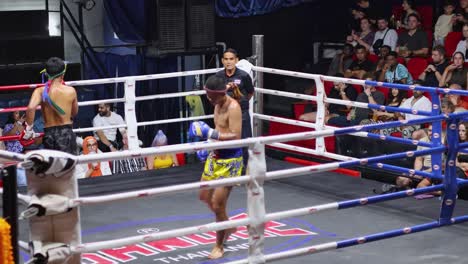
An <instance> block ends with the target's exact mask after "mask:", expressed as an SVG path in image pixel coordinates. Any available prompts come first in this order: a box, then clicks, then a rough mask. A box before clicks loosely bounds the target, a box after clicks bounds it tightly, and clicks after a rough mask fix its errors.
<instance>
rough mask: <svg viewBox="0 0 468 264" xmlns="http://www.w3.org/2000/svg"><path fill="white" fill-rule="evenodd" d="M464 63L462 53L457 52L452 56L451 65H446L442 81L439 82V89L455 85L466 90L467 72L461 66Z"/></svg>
mask: <svg viewBox="0 0 468 264" xmlns="http://www.w3.org/2000/svg"><path fill="white" fill-rule="evenodd" d="M464 61H465V56H464V55H463V53H461V52H459V51H457V52H455V53H454V54H453V56H452V64H450V65H448V66H447V67H446V68H445V71H444V74H442V79H441V80H440V82H439V86H440V87H448V86H450V85H451V84H453V83H456V84H458V85H460V86H461V87H462V88H463V89H464V90H466V88H467V87H466V85H467V80H466V79H467V78H468V77H467V76H468V70H467V69H466V68H465V67H464V65H463V63H464Z"/></svg>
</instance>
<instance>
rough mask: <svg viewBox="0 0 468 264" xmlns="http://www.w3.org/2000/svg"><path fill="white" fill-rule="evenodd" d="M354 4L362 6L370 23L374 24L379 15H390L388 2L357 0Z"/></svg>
mask: <svg viewBox="0 0 468 264" xmlns="http://www.w3.org/2000/svg"><path fill="white" fill-rule="evenodd" d="M356 5H357V6H359V7H360V8H362V10H363V12H364V14H365V16H366V17H368V18H369V19H370V22H371V24H373V25H375V24H376V23H377V19H378V18H379V17H382V16H383V17H390V11H391V10H390V8H388V4H387V3H385V2H383V1H381V0H357V1H356Z"/></svg>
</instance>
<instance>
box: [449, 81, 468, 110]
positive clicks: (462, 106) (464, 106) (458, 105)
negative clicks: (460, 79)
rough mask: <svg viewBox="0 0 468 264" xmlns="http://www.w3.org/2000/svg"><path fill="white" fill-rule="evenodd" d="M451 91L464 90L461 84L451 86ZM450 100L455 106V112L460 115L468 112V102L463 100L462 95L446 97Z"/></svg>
mask: <svg viewBox="0 0 468 264" xmlns="http://www.w3.org/2000/svg"><path fill="white" fill-rule="evenodd" d="M449 89H453V90H462V87H461V86H460V85H459V84H456V83H453V84H451V85H450V86H449ZM446 97H447V98H448V100H449V101H450V102H451V103H452V104H453V106H454V108H455V109H454V112H455V113H459V112H466V111H468V102H467V101H465V100H463V99H462V98H461V96H460V95H458V94H448V95H446Z"/></svg>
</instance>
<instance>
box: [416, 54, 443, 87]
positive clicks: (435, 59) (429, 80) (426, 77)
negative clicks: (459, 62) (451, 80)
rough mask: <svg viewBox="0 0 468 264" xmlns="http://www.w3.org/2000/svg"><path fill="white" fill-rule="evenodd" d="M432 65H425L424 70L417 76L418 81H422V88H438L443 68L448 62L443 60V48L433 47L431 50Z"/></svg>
mask: <svg viewBox="0 0 468 264" xmlns="http://www.w3.org/2000/svg"><path fill="white" fill-rule="evenodd" d="M431 58H432V63H431V64H429V65H427V67H426V69H425V70H424V71H423V72H422V73H421V75H419V80H421V81H423V85H424V86H430V87H439V83H440V81H441V80H442V75H443V74H444V71H445V68H447V66H448V64H449V62H448V61H447V60H446V59H445V48H444V47H443V46H440V45H439V46H435V47H434V48H432V56H431Z"/></svg>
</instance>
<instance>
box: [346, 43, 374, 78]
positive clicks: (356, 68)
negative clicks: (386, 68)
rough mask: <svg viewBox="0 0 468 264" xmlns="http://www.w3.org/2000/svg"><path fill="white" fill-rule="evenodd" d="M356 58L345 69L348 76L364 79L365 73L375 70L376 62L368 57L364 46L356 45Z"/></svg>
mask: <svg viewBox="0 0 468 264" xmlns="http://www.w3.org/2000/svg"><path fill="white" fill-rule="evenodd" d="M355 49H356V60H355V61H353V63H351V65H349V68H348V69H347V70H346V71H345V74H344V76H345V77H346V78H356V79H362V78H363V76H364V74H366V73H367V72H371V71H373V70H374V64H373V63H372V62H370V61H369V60H368V59H367V50H366V48H365V47H364V46H361V45H358V46H356V48H355Z"/></svg>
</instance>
